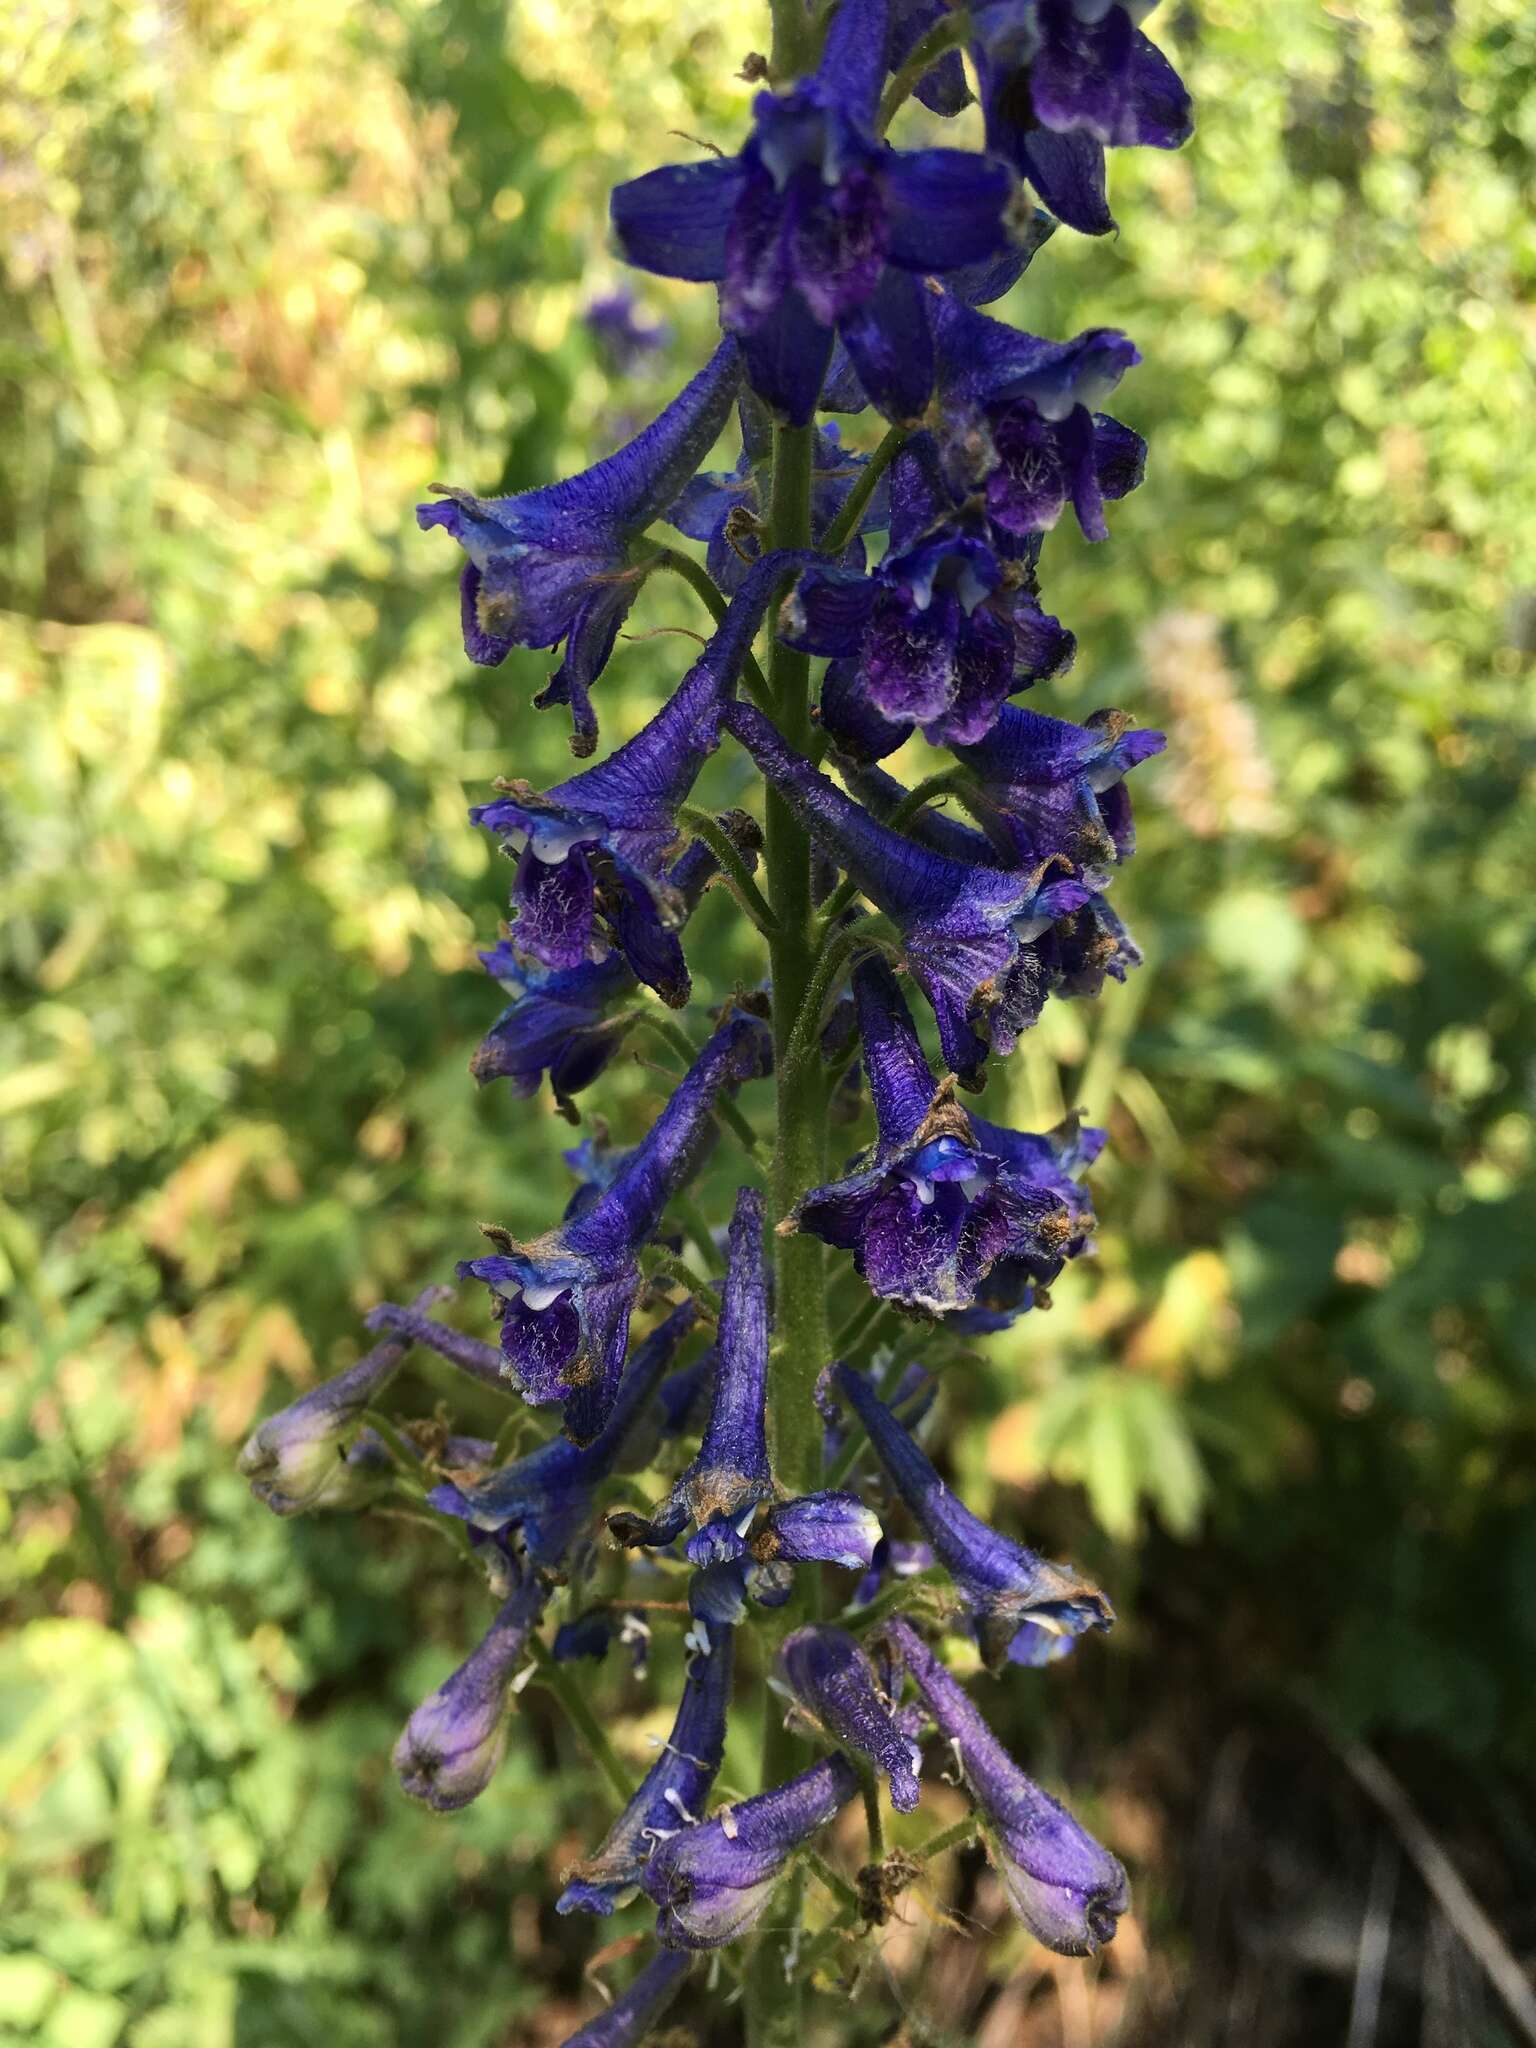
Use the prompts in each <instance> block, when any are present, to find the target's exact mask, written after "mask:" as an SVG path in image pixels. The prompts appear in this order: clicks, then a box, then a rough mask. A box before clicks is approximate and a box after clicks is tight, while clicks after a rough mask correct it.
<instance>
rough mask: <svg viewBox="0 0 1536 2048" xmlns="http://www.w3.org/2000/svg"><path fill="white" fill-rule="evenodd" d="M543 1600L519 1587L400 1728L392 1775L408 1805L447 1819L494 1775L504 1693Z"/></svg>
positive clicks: (501, 1746) (542, 1592) (542, 1591)
mask: <svg viewBox="0 0 1536 2048" xmlns="http://www.w3.org/2000/svg"><path fill="white" fill-rule="evenodd" d="M548 1597H549V1593H548V1589H547V1588H546V1587H545V1586H544V1585H543V1584H542V1583H541V1582H540V1581H539V1580H538V1579H535V1578H529V1579H525V1580H524V1581H523V1582H522V1583H521V1584H520V1585H518V1586H517V1587H516V1588H515V1590H514V1591H513V1593H512V1596H511V1598H510V1599H509V1600H508V1601H507V1602H506V1604H505V1606H504V1607H503V1608H502V1610H501V1612H500V1613H499V1614H498V1615H497V1617H496V1619H495V1620H494V1621H493V1622H492V1623H491V1626H490V1629H489V1630H488V1631H487V1633H486V1636H485V1639H484V1641H483V1642H482V1643H481V1644H480V1646H479V1647H478V1649H476V1650H474V1651H473V1652H472V1653H471V1655H470V1656H469V1658H468V1659H467V1660H466V1661H465V1662H464V1663H463V1664H461V1665H460V1666H459V1668H458V1670H457V1671H455V1672H454V1674H453V1676H452V1677H451V1678H449V1679H446V1680H444V1682H443V1684H441V1685H440V1686H439V1687H438V1689H437V1691H436V1692H435V1693H433V1694H431V1695H430V1697H429V1698H427V1699H425V1700H423V1701H422V1703H421V1705H420V1706H419V1707H418V1708H417V1709H416V1711H415V1713H414V1714H412V1716H411V1718H410V1720H409V1721H407V1723H406V1724H405V1730H404V1733H403V1734H402V1735H401V1737H400V1740H399V1741H398V1742H397V1743H396V1745H395V1769H396V1770H397V1771H398V1772H399V1774H400V1783H401V1784H402V1786H403V1787H404V1788H405V1790H406V1791H407V1792H409V1794H410V1795H411V1797H412V1798H413V1799H419V1800H421V1801H422V1802H423V1803H424V1804H425V1805H427V1806H430V1807H432V1808H433V1809H434V1810H435V1811H436V1812H438V1813H452V1812H454V1811H456V1810H457V1809H458V1808H459V1807H461V1806H468V1804H469V1802H470V1801H471V1800H472V1799H478V1798H479V1796H480V1794H481V1793H482V1792H483V1791H484V1790H485V1788H486V1786H487V1785H488V1784H489V1783H490V1782H491V1779H492V1778H493V1777H494V1776H495V1775H496V1769H497V1766H498V1765H499V1764H500V1762H501V1759H502V1756H503V1754H504V1753H505V1750H506V1746H507V1737H506V1725H505V1724H506V1711H507V1688H508V1687H509V1685H510V1684H511V1682H512V1678H513V1675H514V1673H515V1671H516V1668H517V1665H518V1663H519V1661H520V1660H521V1658H522V1654H523V1650H524V1647H525V1646H526V1644H527V1641H528V1637H529V1635H530V1634H531V1633H532V1631H533V1629H534V1627H535V1626H536V1625H537V1623H538V1619H539V1616H540V1615H541V1614H542V1612H543V1611H544V1603H545V1601H546V1600H547V1599H548Z"/></svg>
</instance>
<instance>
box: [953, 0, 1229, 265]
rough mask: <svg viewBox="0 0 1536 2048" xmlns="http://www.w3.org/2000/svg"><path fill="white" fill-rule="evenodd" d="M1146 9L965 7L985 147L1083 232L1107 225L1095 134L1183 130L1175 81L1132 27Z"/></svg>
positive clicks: (1153, 143)
mask: <svg viewBox="0 0 1536 2048" xmlns="http://www.w3.org/2000/svg"><path fill="white" fill-rule="evenodd" d="M1147 12H1148V0H1124V4H1120V5H1116V4H1114V0H1108V4H1106V0H978V4H977V5H975V6H973V7H972V9H971V21H972V26H973V36H972V41H971V52H972V55H973V57H974V59H975V62H976V71H977V76H978V78H979V80H980V84H981V104H982V110H983V112H984V114H985V116H986V135H987V148H988V149H989V150H992V151H994V152H995V153H996V154H997V155H998V156H1001V157H1005V158H1006V159H1007V160H1008V162H1009V163H1011V164H1013V165H1014V166H1015V167H1016V169H1018V170H1019V171H1021V172H1022V173H1023V175H1024V176H1025V177H1026V178H1028V180H1029V182H1030V183H1031V184H1032V185H1033V186H1034V188H1035V190H1036V191H1037V192H1038V193H1039V195H1040V197H1041V199H1042V200H1044V202H1045V204H1046V205H1047V206H1048V207H1049V208H1050V209H1051V211H1052V213H1054V214H1055V215H1057V217H1058V218H1059V219H1061V220H1064V221H1065V222H1066V223H1067V225H1068V227H1074V228H1077V229H1078V230H1079V231H1080V232H1081V233H1083V234H1085V235H1103V234H1107V233H1108V232H1109V230H1110V229H1111V228H1112V227H1113V226H1114V224H1115V222H1114V216H1113V215H1112V214H1111V212H1110V210H1109V204H1108V201H1107V199H1106V197H1105V179H1104V146H1105V144H1106V143H1108V144H1110V145H1112V146H1114V147H1120V148H1123V147H1126V146H1128V145H1136V144H1144V145H1147V146H1149V147H1151V148H1153V149H1177V148H1178V147H1179V145H1180V144H1181V143H1184V142H1187V141H1188V140H1189V138H1190V136H1191V134H1192V133H1193V132H1194V123H1193V121H1192V119H1191V117H1190V103H1189V94H1188V92H1187V91H1186V90H1185V87H1184V84H1183V81H1182V80H1181V79H1180V77H1179V75H1178V73H1177V72H1176V71H1175V70H1174V68H1173V66H1172V65H1171V64H1170V63H1169V62H1168V59H1167V58H1166V57H1165V56H1164V55H1163V53H1162V52H1161V50H1159V49H1158V48H1157V46H1156V45H1155V44H1154V43H1151V42H1149V41H1148V40H1147V38H1146V37H1145V36H1144V35H1143V34H1142V33H1141V30H1140V29H1139V28H1138V27H1137V23H1138V22H1139V21H1140V20H1141V18H1142V16H1143V15H1144V14H1146V13H1147Z"/></svg>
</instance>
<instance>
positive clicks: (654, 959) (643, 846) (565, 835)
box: [470, 553, 804, 1007]
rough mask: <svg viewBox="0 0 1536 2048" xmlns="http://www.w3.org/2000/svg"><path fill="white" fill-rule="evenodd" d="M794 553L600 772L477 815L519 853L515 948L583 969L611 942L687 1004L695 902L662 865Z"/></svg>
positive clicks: (734, 606) (748, 582)
mask: <svg viewBox="0 0 1536 2048" xmlns="http://www.w3.org/2000/svg"><path fill="white" fill-rule="evenodd" d="M797 559H804V557H803V556H801V557H798V558H797V557H796V556H795V555H794V554H792V553H789V554H783V555H775V556H772V557H770V558H768V559H766V560H764V561H762V562H759V563H758V564H757V565H756V567H755V568H754V569H753V570H752V571H751V572H750V574H749V575H748V576H747V577H746V578H745V579H744V580H743V582H742V584H741V587H740V589H739V590H738V591H737V593H736V595H735V596H734V597H733V598H732V599H731V603H730V607H729V609H728V610H727V612H726V615H725V618H724V619H723V621H722V622H721V624H720V626H719V628H718V629H717V631H716V632H715V634H714V635H713V637H712V638H711V640H710V641H709V643H708V645H707V646H706V647H705V650H704V652H703V653H702V654H701V655H700V656H699V658H698V660H697V661H696V662H695V663H694V664H693V667H692V668H691V669H689V671H688V673H687V675H686V676H684V678H683V680H682V682H681V683H680V684H679V685H678V687H677V689H676V691H675V692H674V693H673V695H672V696H671V697H670V698H669V699H668V700H667V702H666V703H665V704H664V705H663V706H662V708H661V709H660V711H658V712H657V714H656V716H655V717H654V718H653V719H652V720H651V721H650V723H649V724H648V725H647V726H645V727H644V728H643V730H642V731H640V732H638V733H636V735H635V737H634V738H633V739H632V740H626V741H625V743H624V745H623V746H622V747H619V748H618V749H617V750H616V751H615V752H614V753H612V754H610V755H609V757H608V758H607V760H606V761H602V762H599V763H598V765H597V766H596V767H595V768H588V769H585V770H584V771H583V772H582V773H581V774H580V775H573V776H572V777H571V778H570V780H569V781H567V782H561V783H557V784H556V785H555V787H554V788H553V789H548V790H544V791H542V792H541V791H538V790H535V789H532V788H530V787H529V785H528V784H527V783H525V782H503V783H502V784H501V785H500V789H501V794H500V795H499V796H498V797H496V799H495V800H494V801H493V802H491V803H488V804H480V805H477V806H476V807H475V809H474V810H472V811H471V812H470V817H471V818H472V819H473V820H474V822H475V823H476V824H477V825H483V826H484V827H485V828H486V830H487V831H489V832H494V833H495V834H496V836H497V838H498V839H499V840H500V842H501V844H502V846H503V847H504V848H505V849H507V850H509V851H511V852H513V853H515V854H516V856H517V872H516V874H515V876H514V877H513V882H512V907H513V911H514V913H515V918H514V922H513V924H512V926H511V930H510V934H509V936H510V940H511V944H512V947H513V950H514V951H515V952H517V953H518V954H521V955H526V956H527V957H528V958H530V959H532V960H535V961H537V962H538V963H539V964H540V965H541V966H543V967H547V968H551V969H557V970H558V969H566V968H575V967H579V966H581V965H582V964H583V963H584V962H585V961H587V960H589V959H591V958H592V957H593V954H594V951H598V952H599V953H600V952H601V951H603V950H606V947H607V946H608V945H609V944H611V945H613V946H614V947H616V948H617V950H618V951H619V952H620V953H622V954H623V956H624V958H625V960H626V961H627V962H628V964H629V967H630V969H631V971H632V972H633V973H634V974H635V976H636V977H637V978H638V979H639V980H641V981H643V982H645V983H646V984H647V986H649V987H650V988H653V989H655V990H656V992H657V994H658V995H660V996H661V997H662V998H663V1000H664V1001H666V1002H668V1003H671V1004H672V1005H673V1006H674V1007H681V1005H682V1004H684V1003H685V1002H686V1001H687V1000H688V991H689V980H688V970H687V967H686V964H685V963H684V960H683V952H682V947H681V946H680V945H679V943H678V940H677V928H678V926H679V925H681V924H682V923H683V922H684V920H685V918H686V916H687V911H688V903H687V898H686V896H685V894H684V892H683V889H682V888H681V887H680V886H679V884H678V882H677V880H676V878H675V876H673V875H669V874H668V872H667V871H666V865H665V863H666V861H667V858H668V856H669V855H670V854H671V852H672V850H673V848H674V847H675V846H676V845H677V844H678V842H679V840H680V838H681V837H682V832H681V828H680V827H679V824H678V819H677V811H678V806H679V805H680V804H681V803H683V801H684V800H685V799H686V798H687V796H688V794H689V792H690V790H691V789H692V788H693V785H694V783H695V782H696V781H697V779H698V775H699V770H700V769H701V768H702V767H703V765H704V763H705V761H706V760H707V759H708V758H709V756H710V755H711V754H712V753H713V752H714V751H715V748H716V747H717V746H718V744H719V739H720V719H721V714H722V712H723V710H724V708H725V706H726V704H727V703H728V702H729V701H730V698H731V693H732V692H733V690H734V689H735V687H736V678H737V675H738V673H739V672H740V669H741V666H742V664H743V662H744V661H745V660H746V658H747V655H748V652H749V651H750V648H751V644H752V636H753V634H754V633H755V632H756V631H757V626H758V622H759V620H760V619H761V617H762V613H763V610H764V607H765V606H766V605H767V603H768V599H769V597H770V596H771V594H772V592H773V589H774V586H775V584H776V583H778V582H781V581H782V580H783V575H784V571H785V569H787V568H788V567H790V566H793V565H794V563H795V562H796V560H797Z"/></svg>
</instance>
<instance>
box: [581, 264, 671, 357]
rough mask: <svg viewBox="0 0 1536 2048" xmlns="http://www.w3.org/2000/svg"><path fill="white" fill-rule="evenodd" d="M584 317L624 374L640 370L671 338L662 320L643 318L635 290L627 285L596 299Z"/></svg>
mask: <svg viewBox="0 0 1536 2048" xmlns="http://www.w3.org/2000/svg"><path fill="white" fill-rule="evenodd" d="M581 317H582V319H583V320H584V321H585V322H586V326H587V331H588V333H589V334H590V335H591V336H592V337H593V339H594V340H595V341H596V342H597V344H598V346H599V347H600V348H601V349H602V351H603V353H604V355H606V356H607V358H608V360H609V362H610V363H611V364H612V366H613V368H614V369H616V370H618V371H620V372H622V373H627V372H629V371H630V370H635V369H638V368H639V366H640V364H641V363H642V362H643V361H644V360H645V358H646V357H647V356H648V355H650V354H652V353H653V351H655V350H656V349H659V348H661V347H662V346H663V345H664V344H665V342H666V339H667V330H666V328H665V327H664V326H663V325H662V324H661V322H660V321H659V320H646V319H643V318H642V317H641V315H640V312H639V308H638V307H637V306H636V304H635V295H634V293H633V292H632V291H630V290H629V289H628V288H627V286H624V285H620V286H619V287H618V289H617V290H616V291H611V292H604V293H602V294H601V296H599V297H598V298H595V299H593V300H592V302H591V304H590V305H589V306H588V307H587V310H586V312H585V313H583V315H582V316H581Z"/></svg>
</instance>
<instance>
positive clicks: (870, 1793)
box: [859, 1770, 885, 1863]
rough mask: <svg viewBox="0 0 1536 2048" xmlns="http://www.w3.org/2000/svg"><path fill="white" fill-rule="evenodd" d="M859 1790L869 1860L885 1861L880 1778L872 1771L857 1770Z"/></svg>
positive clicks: (874, 1861) (875, 1861) (872, 1861)
mask: <svg viewBox="0 0 1536 2048" xmlns="http://www.w3.org/2000/svg"><path fill="white" fill-rule="evenodd" d="M859 1790H860V1791H861V1792H862V1793H863V1794H864V1826H865V1830H866V1831H867V1833H868V1835H869V1860H870V1862H871V1863H883V1862H884V1861H885V1816H884V1815H883V1814H882V1813H881V1811H880V1780H879V1779H878V1778H877V1777H876V1776H875V1774H874V1772H873V1771H870V1770H861V1771H860V1772H859Z"/></svg>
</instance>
